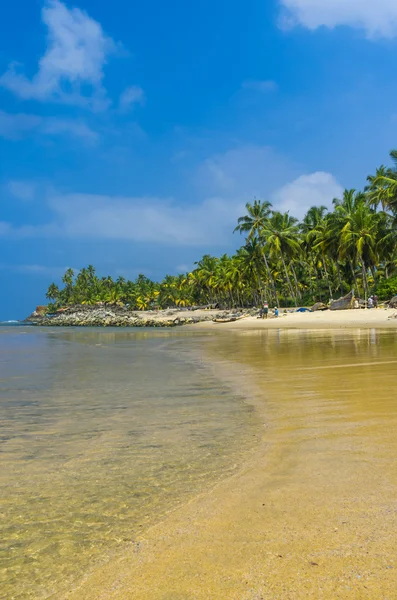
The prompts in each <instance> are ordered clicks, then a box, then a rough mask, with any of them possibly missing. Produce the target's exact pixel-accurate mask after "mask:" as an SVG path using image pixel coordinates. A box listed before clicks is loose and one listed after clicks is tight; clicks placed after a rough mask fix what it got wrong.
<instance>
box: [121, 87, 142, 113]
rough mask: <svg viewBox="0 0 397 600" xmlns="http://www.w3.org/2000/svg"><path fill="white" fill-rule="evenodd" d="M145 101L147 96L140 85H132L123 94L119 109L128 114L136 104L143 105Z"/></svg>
mask: <svg viewBox="0 0 397 600" xmlns="http://www.w3.org/2000/svg"><path fill="white" fill-rule="evenodd" d="M144 101H145V94H144V91H143V89H142V88H141V87H139V86H138V85H131V86H130V87H127V88H126V89H125V90H124V92H123V93H122V94H121V96H120V101H119V108H120V110H121V112H128V111H129V110H131V109H132V108H133V107H134V104H143V103H144Z"/></svg>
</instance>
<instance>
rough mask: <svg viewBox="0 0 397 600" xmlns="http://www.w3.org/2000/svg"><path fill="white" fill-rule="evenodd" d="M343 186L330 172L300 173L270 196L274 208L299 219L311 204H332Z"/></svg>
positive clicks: (341, 191)
mask: <svg viewBox="0 0 397 600" xmlns="http://www.w3.org/2000/svg"><path fill="white" fill-rule="evenodd" d="M342 193H343V188H342V187H341V186H340V185H339V183H338V182H337V181H336V179H335V177H334V176H333V175H331V174H330V173H325V172H323V171H317V172H316V173H312V174H310V175H301V176H300V177H298V178H297V179H295V180H294V181H292V182H291V183H288V184H287V185H285V186H283V187H282V188H281V189H279V190H277V191H276V192H275V193H274V194H273V195H272V197H271V200H272V202H273V206H274V208H275V209H277V210H279V211H281V212H287V211H289V213H290V214H291V215H292V216H294V217H298V218H299V219H301V218H302V217H303V216H304V215H305V213H306V212H307V211H308V210H309V208H310V207H311V206H321V205H324V206H327V207H328V208H330V207H331V206H332V199H333V198H337V197H340V196H341V194H342Z"/></svg>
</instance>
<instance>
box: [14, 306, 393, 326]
mask: <svg viewBox="0 0 397 600" xmlns="http://www.w3.org/2000/svg"><path fill="white" fill-rule="evenodd" d="M258 312H259V311H258V310H257V309H246V311H244V309H239V310H238V311H237V309H235V310H227V311H221V310H213V309H212V310H208V309H197V310H192V311H188V310H181V309H169V310H162V311H145V312H139V311H138V312H136V311H135V312H133V311H131V312H130V311H127V309H125V308H121V307H99V308H97V307H88V306H78V307H70V308H69V309H67V310H65V311H62V312H60V313H59V314H56V315H54V316H50V317H48V316H43V315H40V314H37V313H36V311H35V312H34V313H32V315H31V316H30V317H28V319H27V320H26V323H25V324H26V325H35V326H38V327H129V328H147V327H151V328H154V327H156V328H157V327H158V328H175V327H188V328H192V327H194V329H206V330H208V329H209V330H211V331H215V330H217V329H219V330H223V331H225V330H263V329H305V330H309V329H316V330H317V329H354V328H359V329H368V328H370V329H371V328H387V329H389V328H397V310H396V309H392V308H378V309H375V308H374V309H358V310H354V309H348V310H340V311H331V310H327V311H317V312H303V313H298V312H295V310H294V309H285V312H284V309H280V314H279V316H278V317H277V318H275V317H274V316H273V315H272V314H271V313H270V314H269V318H268V319H261V318H258V316H257V314H258ZM220 318H225V319H226V321H227V320H228V319H230V321H228V322H218V323H216V322H214V320H215V319H220ZM22 324H23V323H21V325H22Z"/></svg>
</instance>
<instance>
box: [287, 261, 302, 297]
mask: <svg viewBox="0 0 397 600" xmlns="http://www.w3.org/2000/svg"><path fill="white" fill-rule="evenodd" d="M290 264H291V271H292V274H293V276H294V281H295V289H296V297H297V298H299V300H302V295H301V293H300V291H299V284H298V279H297V277H296V273H295V269H294V265H293V264H292V262H291V263H290Z"/></svg>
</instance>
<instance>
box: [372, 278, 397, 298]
mask: <svg viewBox="0 0 397 600" xmlns="http://www.w3.org/2000/svg"><path fill="white" fill-rule="evenodd" d="M376 293H377V295H378V296H379V300H390V299H391V298H393V296H397V275H395V276H394V277H390V279H382V280H381V281H380V282H379V283H378V285H377V287H376Z"/></svg>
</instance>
